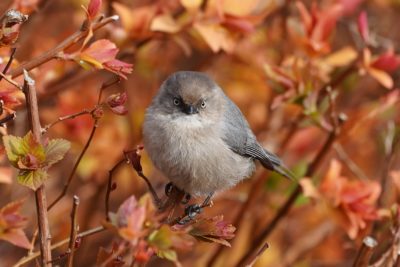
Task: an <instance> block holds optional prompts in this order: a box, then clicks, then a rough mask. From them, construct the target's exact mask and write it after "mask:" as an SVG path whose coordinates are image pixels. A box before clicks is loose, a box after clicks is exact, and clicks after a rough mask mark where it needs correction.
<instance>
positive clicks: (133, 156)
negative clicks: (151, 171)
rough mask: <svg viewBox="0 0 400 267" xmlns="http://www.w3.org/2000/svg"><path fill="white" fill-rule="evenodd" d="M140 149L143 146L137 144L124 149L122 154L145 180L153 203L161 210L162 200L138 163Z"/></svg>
mask: <svg viewBox="0 0 400 267" xmlns="http://www.w3.org/2000/svg"><path fill="white" fill-rule="evenodd" d="M142 149H143V146H137V148H136V149H133V150H128V151H124V155H125V158H126V160H127V161H128V163H131V165H132V167H133V169H134V170H135V171H136V173H137V175H138V176H139V177H141V178H142V179H143V180H144V181H145V183H146V184H147V187H148V188H149V191H150V193H151V195H152V197H153V200H154V202H155V204H156V205H157V207H158V209H159V210H161V209H162V201H161V199H160V198H159V197H158V195H157V192H156V190H154V188H153V186H152V184H151V183H150V180H149V179H148V178H147V177H146V175H144V173H143V170H142V166H141V164H140V159H141V156H140V153H139V152H140V150H142Z"/></svg>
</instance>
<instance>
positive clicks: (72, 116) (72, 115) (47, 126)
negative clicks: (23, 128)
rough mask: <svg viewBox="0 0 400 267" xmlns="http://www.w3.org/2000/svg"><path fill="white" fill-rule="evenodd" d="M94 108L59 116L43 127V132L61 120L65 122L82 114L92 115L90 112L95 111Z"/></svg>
mask: <svg viewBox="0 0 400 267" xmlns="http://www.w3.org/2000/svg"><path fill="white" fill-rule="evenodd" d="M94 110H95V108H94V109H92V110H87V109H84V110H82V111H80V112H77V113H74V114H70V115H67V116H63V117H59V118H58V119H57V120H56V121H53V122H52V123H50V124H47V125H46V126H45V127H44V128H43V129H42V134H43V133H45V132H47V131H48V130H49V129H50V128H51V127H53V126H54V125H56V124H57V123H59V122H63V121H66V120H70V119H75V118H76V117H79V116H82V115H90V114H92V113H93V111H94Z"/></svg>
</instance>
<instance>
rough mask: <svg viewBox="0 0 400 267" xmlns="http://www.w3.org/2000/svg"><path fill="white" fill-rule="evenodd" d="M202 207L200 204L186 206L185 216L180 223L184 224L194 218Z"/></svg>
mask: <svg viewBox="0 0 400 267" xmlns="http://www.w3.org/2000/svg"><path fill="white" fill-rule="evenodd" d="M201 211H202V208H201V206H200V205H199V204H193V205H189V206H187V207H186V208H185V217H183V218H182V219H181V220H180V221H179V222H178V224H180V225H184V224H187V223H188V222H190V221H191V220H193V219H194V218H195V217H196V216H197V215H198V214H200V213H201Z"/></svg>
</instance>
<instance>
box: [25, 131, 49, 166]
mask: <svg viewBox="0 0 400 267" xmlns="http://www.w3.org/2000/svg"><path fill="white" fill-rule="evenodd" d="M22 145H23V146H24V149H26V152H27V153H26V154H28V153H29V154H31V155H33V156H34V157H35V158H36V159H37V160H38V162H40V163H43V162H44V160H45V158H46V155H45V153H44V147H43V145H42V144H40V143H39V142H37V141H36V140H35V138H34V137H33V134H32V132H28V133H27V134H26V135H25V136H24V138H23V139H22ZM26 154H25V155H26Z"/></svg>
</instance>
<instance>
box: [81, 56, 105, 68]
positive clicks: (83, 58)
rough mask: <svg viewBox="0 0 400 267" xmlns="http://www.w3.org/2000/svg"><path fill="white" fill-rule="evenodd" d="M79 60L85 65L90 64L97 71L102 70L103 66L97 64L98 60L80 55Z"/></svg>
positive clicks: (99, 63)
mask: <svg viewBox="0 0 400 267" xmlns="http://www.w3.org/2000/svg"><path fill="white" fill-rule="evenodd" d="M80 60H83V61H84V62H86V63H90V64H91V65H93V66H94V67H95V68H97V69H103V64H102V63H101V62H99V61H98V60H96V59H95V58H92V57H91V56H88V55H85V54H82V55H81V57H80Z"/></svg>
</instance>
